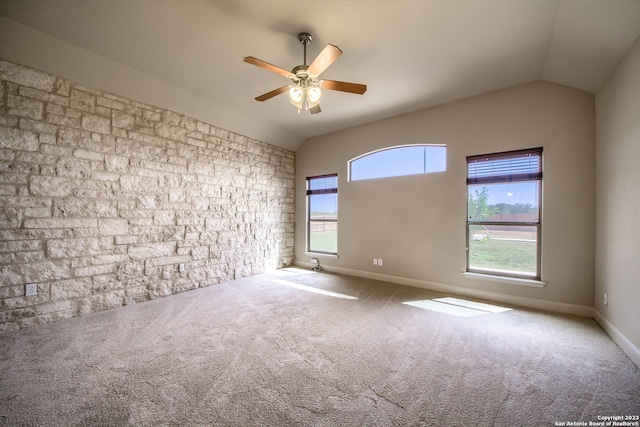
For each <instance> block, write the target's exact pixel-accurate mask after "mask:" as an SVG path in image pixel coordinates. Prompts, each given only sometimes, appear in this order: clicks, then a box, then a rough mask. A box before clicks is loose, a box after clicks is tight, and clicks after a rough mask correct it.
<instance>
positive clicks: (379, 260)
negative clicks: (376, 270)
mask: <svg viewBox="0 0 640 427" xmlns="http://www.w3.org/2000/svg"><path fill="white" fill-rule="evenodd" d="M378 265H379V266H380V267H381V266H382V258H378Z"/></svg>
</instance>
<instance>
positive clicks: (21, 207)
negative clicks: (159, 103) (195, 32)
mask: <svg viewBox="0 0 640 427" xmlns="http://www.w3.org/2000/svg"><path fill="white" fill-rule="evenodd" d="M294 166H295V156H294V153H293V152H291V151H288V150H285V149H282V148H279V147H275V146H272V145H269V144H266V143H263V142H260V141H255V140H252V139H250V138H247V137H245V136H242V135H238V134H235V133H232V132H229V131H226V130H224V129H220V128H217V127H215V126H213V125H210V124H207V123H203V122H201V121H198V120H195V119H193V118H190V117H186V116H184V115H181V114H177V113H174V112H171V111H167V110H164V109H161V108H156V107H152V106H149V105H144V104H141V103H138V102H135V101H132V100H129V99H125V98H122V97H119V96H114V95H110V94H108V93H104V92H102V91H98V90H94V89H90V88H86V87H83V86H80V85H77V84H74V83H72V82H69V81H68V80H65V79H63V78H60V77H57V76H54V75H51V74H47V73H44V72H41V71H38V70H34V69H31V68H28V67H25V66H22V65H18V64H15V63H11V62H8V61H2V60H0V171H1V176H0V273H1V277H0V331H3V330H10V329H16V328H21V327H27V326H30V325H34V324H39V323H44V322H49V321H54V320H58V319H63V318H69V317H73V316H78V315H83V314H87V313H91V312H94V311H99V310H105V309H111V308H115V307H119V306H123V305H126V304H131V303H136V302H141V301H145V300H149V299H153V298H157V297H161V296H166V295H171V294H174V293H177V292H183V291H187V290H190V289H195V288H198V287H202V286H208V285H212V284H215V283H219V282H221V281H226V280H230V279H234V278H237V277H242V276H247V275H251V274H256V273H260V272H263V271H264V270H265V269H268V268H276V267H280V266H284V265H288V264H290V263H291V262H292V258H293V233H294V224H293V222H294V212H293V209H294ZM30 283H36V284H37V290H38V292H37V295H35V296H25V286H26V285H27V284H30Z"/></svg>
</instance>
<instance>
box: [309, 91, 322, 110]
mask: <svg viewBox="0 0 640 427" xmlns="http://www.w3.org/2000/svg"><path fill="white" fill-rule="evenodd" d="M321 97H322V90H320V88H319V87H318V86H310V87H308V88H307V105H308V106H309V108H313V107H315V106H316V105H318V104H319V103H320V98H321Z"/></svg>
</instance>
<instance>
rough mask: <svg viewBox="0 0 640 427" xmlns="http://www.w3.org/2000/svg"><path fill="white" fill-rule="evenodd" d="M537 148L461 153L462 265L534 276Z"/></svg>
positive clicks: (539, 156)
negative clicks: (464, 255)
mask: <svg viewBox="0 0 640 427" xmlns="http://www.w3.org/2000/svg"><path fill="white" fill-rule="evenodd" d="M541 202H542V148H533V149H528V150H519V151H509V152H504V153H493V154H485V155H479V156H470V157H467V271H468V272H471V273H481V274H493V275H500V276H509V277H518V278H527V279H536V280H539V279H540V276H541V262H540V254H541V231H542V221H541Z"/></svg>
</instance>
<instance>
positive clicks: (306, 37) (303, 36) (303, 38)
mask: <svg viewBox="0 0 640 427" xmlns="http://www.w3.org/2000/svg"><path fill="white" fill-rule="evenodd" d="M298 40H300V43H302V46H304V58H303V59H304V61H303V63H302V64H303V65H307V45H308V44H309V43H311V40H313V38H312V37H311V34H309V33H300V34H298Z"/></svg>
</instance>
